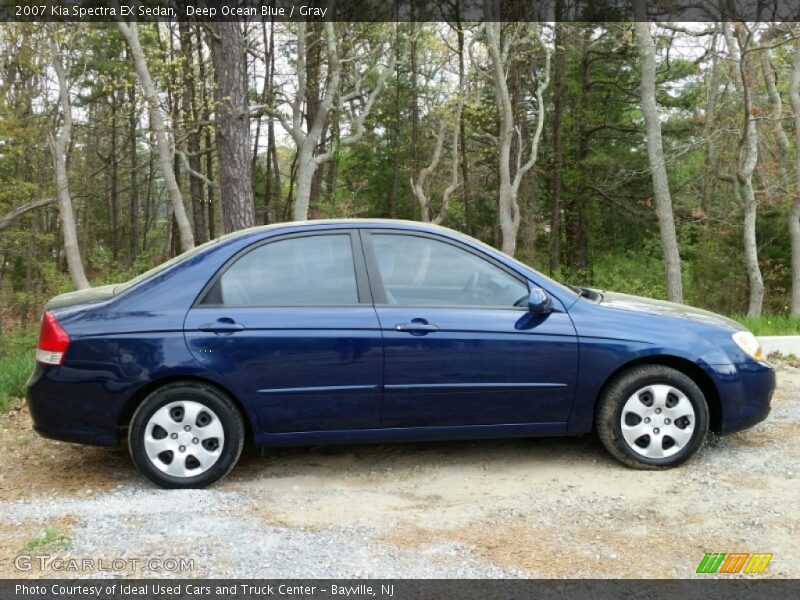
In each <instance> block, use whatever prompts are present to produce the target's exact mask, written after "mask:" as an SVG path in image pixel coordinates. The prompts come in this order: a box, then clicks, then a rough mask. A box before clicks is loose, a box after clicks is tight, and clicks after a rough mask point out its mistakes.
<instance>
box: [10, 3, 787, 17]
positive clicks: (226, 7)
mask: <svg viewBox="0 0 800 600" xmlns="http://www.w3.org/2000/svg"><path fill="white" fill-rule="evenodd" d="M646 4H647V14H648V19H649V20H652V21H693V22H698V21H725V20H741V21H772V22H780V21H792V22H793V21H800V2H797V0H658V1H656V2H653V1H652V0H646ZM557 5H560V7H559V9H558V10H557V8H556V7H557ZM557 17H558V20H564V21H594V22H599V21H605V22H609V21H631V20H633V9H632V0H39V1H37V0H0V21H62V22H103V21H114V20H118V19H121V20H125V21H186V20H189V21H270V20H275V21H301V20H306V21H313V20H332V21H364V22H382V21H462V22H479V21H555V20H556V19H557Z"/></svg>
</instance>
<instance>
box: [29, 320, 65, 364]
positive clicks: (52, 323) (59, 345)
mask: <svg viewBox="0 0 800 600" xmlns="http://www.w3.org/2000/svg"><path fill="white" fill-rule="evenodd" d="M68 347H69V334H68V333H67V332H66V331H64V328H63V327H61V325H59V323H58V321H56V318H55V317H54V316H53V313H51V312H50V311H45V313H44V315H42V329H41V331H40V332H39V345H38V346H37V348H36V360H37V361H39V362H40V363H43V364H45V365H60V364H61V363H63V362H64V355H65V354H66V353H67V348H68Z"/></svg>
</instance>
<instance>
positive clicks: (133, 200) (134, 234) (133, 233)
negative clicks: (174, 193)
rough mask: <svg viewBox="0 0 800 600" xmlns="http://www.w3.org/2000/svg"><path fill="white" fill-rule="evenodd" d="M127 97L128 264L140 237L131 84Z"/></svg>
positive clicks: (137, 252) (134, 123) (135, 117)
mask: <svg viewBox="0 0 800 600" xmlns="http://www.w3.org/2000/svg"><path fill="white" fill-rule="evenodd" d="M128 97H129V102H130V105H131V112H130V117H129V127H130V145H131V148H130V154H131V197H130V215H129V217H130V231H129V232H128V237H129V244H130V245H129V252H130V264H133V263H134V261H136V257H137V256H139V252H140V246H139V237H140V236H141V231H140V221H139V212H140V207H139V180H138V177H139V165H138V164H137V149H138V143H137V140H136V131H137V130H138V129H139V127H138V125H139V124H138V115H137V112H136V87H135V86H134V85H133V84H131V86H130V87H129V88H128Z"/></svg>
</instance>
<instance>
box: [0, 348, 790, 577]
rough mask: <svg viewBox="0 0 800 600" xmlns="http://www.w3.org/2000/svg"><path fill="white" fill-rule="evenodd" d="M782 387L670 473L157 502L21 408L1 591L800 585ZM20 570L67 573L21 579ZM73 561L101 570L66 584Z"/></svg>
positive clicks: (559, 445) (391, 460)
mask: <svg viewBox="0 0 800 600" xmlns="http://www.w3.org/2000/svg"><path fill="white" fill-rule="evenodd" d="M778 380H779V388H778V392H777V393H776V397H775V400H774V403H773V411H772V414H771V416H770V418H769V419H768V420H767V421H766V422H765V423H762V424H761V425H759V426H757V427H755V428H753V429H751V430H749V431H746V432H744V433H741V434H736V435H732V436H728V437H723V438H712V439H711V440H710V441H709V443H707V444H706V446H705V447H704V448H703V450H702V451H701V452H700V454H699V456H698V457H697V458H696V459H695V460H693V461H691V462H690V463H689V464H688V465H685V466H683V467H680V468H677V469H673V470H671V471H667V472H655V473H654V472H642V471H634V470H631V469H628V468H626V467H623V466H622V465H620V464H618V463H617V462H615V461H614V460H613V459H611V458H610V457H609V456H608V455H607V454H606V453H605V451H604V450H603V448H602V447H601V446H600V444H599V442H597V441H596V440H595V439H594V438H593V437H590V436H587V437H585V438H564V439H538V440H503V441H481V442H458V443H455V442H452V443H430V444H397V445H376V446H349V447H314V448H292V449H278V450H275V449H270V450H267V451H266V453H265V455H264V456H263V457H262V456H259V455H258V453H257V452H255V451H253V452H251V453H250V454H249V455H248V456H245V457H244V458H243V460H242V463H241V465H240V466H239V467H238V468H237V469H236V470H235V471H234V472H233V473H232V474H231V475H230V476H229V477H228V478H227V479H226V480H224V481H223V482H222V483H220V484H218V485H217V486H216V487H214V488H212V489H210V490H201V491H197V490H191V491H162V490H159V489H156V488H154V487H153V486H152V485H151V484H150V483H149V482H148V481H147V480H145V479H144V478H143V477H141V476H139V475H138V474H137V473H136V472H135V471H134V468H133V466H132V464H131V463H130V460H129V458H128V456H127V454H126V453H125V452H124V451H123V450H109V449H101V448H89V447H81V446H73V445H69V444H61V443H58V442H52V441H48V440H43V439H41V438H39V437H38V436H36V435H35V434H33V433H32V432H31V430H30V424H29V418H28V415H27V412H26V411H25V409H24V408H21V409H19V410H17V411H14V412H12V413H9V414H6V415H2V416H0V427H1V429H0V433H2V437H0V452H2V456H3V461H2V466H0V576H3V577H42V576H50V577H52V576H67V577H74V576H86V575H87V574H89V575H91V574H92V573H94V575H95V576H109V575H122V574H129V575H133V576H139V577H141V576H153V577H160V576H170V577H172V576H175V575H179V576H181V577H187V576H188V577H199V576H209V577H334V578H338V577H342V578H344V577H615V576H616V577H690V576H693V575H694V571H695V568H696V567H697V564H698V563H699V562H700V559H702V557H703V554H704V553H705V552H736V551H739V552H772V553H774V558H773V559H772V562H771V563H770V564H769V567H768V568H767V571H766V572H765V575H766V576H771V577H800V541H798V534H800V508H798V507H799V506H800V484H799V483H798V459H800V437H798V426H800V369H797V368H795V367H793V366H790V365H789V364H786V363H779V364H778ZM26 548H28V549H26ZM20 554H23V555H28V554H33V555H36V556H49V557H50V558H51V559H52V558H57V559H64V560H65V562H64V563H53V562H47V563H46V564H44V568H43V569H42V568H40V567H41V566H42V563H41V562H39V563H37V562H36V561H34V562H33V564H32V565H31V569H30V570H28V571H18V570H16V569H15V567H14V563H15V557H16V556H18V555H20ZM73 558H75V559H91V560H93V561H94V563H93V568H94V569H95V570H94V571H93V572H88V573H87V572H83V573H81V572H80V571H77V572H73V571H61V570H58V571H56V570H54V569H55V568H65V565H66V566H68V565H69V564H70V563H69V562H68V560H67V559H73ZM152 558H157V559H159V560H161V561H162V562H161V563H160V567H159V565H156V564H154V563H149V564H144V563H142V564H139V563H134V562H133V561H135V560H139V559H142V560H144V559H152ZM170 558H175V559H178V560H179V559H185V560H188V562H189V563H192V564H187V563H184V568H188V567H189V566H191V567H192V569H191V570H190V571H182V572H179V573H176V572H174V571H173V570H165V568H164V565H171V566H174V563H169V561H167V560H165V559H170ZM114 559H127V560H126V561H125V563H124V566H122V563H120V561H119V560H118V561H117V562H116V563H112V561H113V560H114ZM48 560H49V559H48ZM100 561H102V562H100ZM59 564H60V565H61V566H60V567H59V566H58V565H59ZM72 564H75V563H72ZM54 565H55V566H54ZM116 568H119V571H116V570H115V569H116ZM98 569H105V570H98ZM109 569H110V570H109ZM157 569H158V570H157Z"/></svg>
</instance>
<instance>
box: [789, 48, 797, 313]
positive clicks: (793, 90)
mask: <svg viewBox="0 0 800 600" xmlns="http://www.w3.org/2000/svg"><path fill="white" fill-rule="evenodd" d="M789 100H790V102H791V105H792V113H793V115H792V116H793V120H794V141H795V147H796V148H798V149H799V150H798V152H797V153H796V155H795V161H794V198H793V199H792V207H791V209H790V211H789V237H790V239H791V244H792V305H791V311H792V314H793V315H800V38H798V39H797V42H795V48H794V60H793V61H792V78H791V81H790V84H789Z"/></svg>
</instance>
